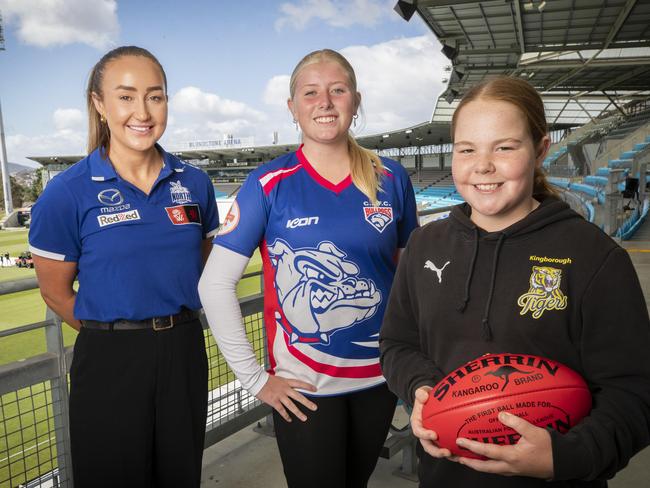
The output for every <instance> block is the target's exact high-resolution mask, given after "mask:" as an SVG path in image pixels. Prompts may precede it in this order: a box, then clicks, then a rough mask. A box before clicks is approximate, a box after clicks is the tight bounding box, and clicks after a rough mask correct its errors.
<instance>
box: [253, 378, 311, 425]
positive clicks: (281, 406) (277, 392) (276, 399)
mask: <svg viewBox="0 0 650 488" xmlns="http://www.w3.org/2000/svg"><path fill="white" fill-rule="evenodd" d="M295 388H300V389H302V390H308V391H316V387H315V386H314V385H310V384H309V383H305V382H304V381H300V380H292V379H288V378H282V377H281V376H274V375H270V376H269V379H268V381H267V382H266V383H265V384H264V386H263V387H262V389H261V390H260V391H259V393H258V394H257V395H256V396H257V398H259V399H260V400H262V401H263V402H264V403H267V404H269V405H271V406H272V407H273V408H275V409H276V410H277V411H278V413H279V414H280V415H281V416H282V418H283V419H284V420H286V421H287V422H291V416H290V415H289V412H291V413H293V414H294V415H295V416H296V417H298V418H299V419H300V420H302V421H303V422H304V421H305V420H307V416H306V415H305V414H304V413H302V412H301V411H300V409H299V408H298V406H297V405H296V404H295V403H294V402H299V403H302V404H303V405H304V406H305V407H307V408H308V409H309V410H311V411H315V410H316V408H317V407H316V404H315V403H314V402H312V401H310V400H308V399H307V397H305V396H304V395H303V394H301V393H300V392H299V391H296V390H295ZM287 410H288V411H287Z"/></svg>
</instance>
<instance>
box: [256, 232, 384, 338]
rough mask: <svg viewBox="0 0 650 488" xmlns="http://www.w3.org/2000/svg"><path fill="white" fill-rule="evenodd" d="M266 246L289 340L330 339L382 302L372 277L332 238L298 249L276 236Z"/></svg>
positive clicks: (374, 309)
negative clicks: (328, 240)
mask: <svg viewBox="0 0 650 488" xmlns="http://www.w3.org/2000/svg"><path fill="white" fill-rule="evenodd" d="M268 252H269V257H270V258H271V262H272V264H273V266H274V267H275V268H276V273H275V288H276V291H277V296H278V301H279V302H280V304H281V306H282V311H283V312H284V318H285V319H286V321H285V320H279V323H280V325H281V326H282V328H283V329H284V330H285V332H286V333H287V335H288V336H289V340H290V342H291V343H296V342H301V343H307V344H329V342H330V336H331V335H332V334H334V333H335V332H337V331H339V330H342V329H347V328H349V327H352V326H354V325H356V324H358V323H359V322H362V321H364V320H366V319H369V318H370V317H372V316H373V315H374V314H375V312H376V311H377V307H378V306H379V304H380V303H381V292H380V291H379V290H378V289H377V288H376V286H375V284H374V282H373V281H372V280H369V279H366V278H361V277H359V267H358V266H357V265H356V264H354V263H353V262H351V261H347V260H346V259H345V257H346V254H345V253H344V252H343V251H341V250H340V249H339V248H337V247H336V246H335V245H334V244H332V243H331V242H327V241H326V242H321V243H320V244H319V245H318V247H317V248H300V249H295V250H294V249H292V248H291V246H289V244H288V243H287V242H285V241H284V240H282V239H276V240H275V241H274V242H273V244H271V245H270V246H268Z"/></svg>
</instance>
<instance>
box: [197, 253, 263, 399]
mask: <svg viewBox="0 0 650 488" xmlns="http://www.w3.org/2000/svg"><path fill="white" fill-rule="evenodd" d="M248 260H249V258H248V257H246V256H243V255H241V254H239V253H237V252H234V251H231V250H229V249H226V248H225V247H222V246H220V245H218V244H217V245H215V246H214V248H213V249H212V252H211V253H210V257H209V258H208V262H207V263H206V265H205V269H204V270H203V275H202V276H201V280H200V281H199V296H200V297H201V303H202V304H203V310H204V311H205V315H206V317H207V319H208V323H209V324H210V330H211V331H212V335H213V336H214V338H215V340H216V341H217V345H218V346H219V350H220V351H221V353H222V354H223V356H224V358H225V359H226V362H227V363H228V366H230V369H231V370H232V371H233V373H235V376H236V377H237V379H238V380H239V381H240V382H241V384H242V386H243V387H244V388H245V389H246V390H248V391H249V392H250V393H251V394H252V395H257V394H258V393H259V391H260V390H261V389H262V387H263V386H264V385H265V384H266V382H267V380H268V377H269V374H268V373H267V372H266V371H265V370H264V368H263V367H262V366H261V365H260V364H259V363H258V362H257V358H256V357H255V352H254V351H253V346H252V345H251V343H250V341H249V340H248V338H247V337H246V329H245V327H244V323H243V320H242V314H241V308H240V306H239V300H238V299H237V291H236V287H237V283H238V282H239V280H240V279H241V277H242V274H243V273H244V269H245V268H246V265H247V264H248Z"/></svg>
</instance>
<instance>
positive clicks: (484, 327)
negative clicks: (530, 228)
mask: <svg viewBox="0 0 650 488" xmlns="http://www.w3.org/2000/svg"><path fill="white" fill-rule="evenodd" d="M505 238H506V235H505V234H501V236H500V237H499V240H498V241H497V247H496V249H495V250H494V259H493V261H492V277H491V279H490V291H489V292H488V298H487V303H486V304H485V313H484V314H483V320H481V337H482V338H483V340H484V341H488V342H489V341H491V340H492V329H491V328H490V322H489V320H488V319H489V317H490V306H491V305H492V296H493V295H494V283H495V282H496V279H497V265H498V263H499V252H500V251H501V245H502V244H503V241H504V240H505Z"/></svg>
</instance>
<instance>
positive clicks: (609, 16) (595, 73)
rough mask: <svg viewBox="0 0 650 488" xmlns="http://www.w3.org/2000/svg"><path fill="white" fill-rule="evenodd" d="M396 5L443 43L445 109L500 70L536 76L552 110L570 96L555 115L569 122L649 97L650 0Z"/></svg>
mask: <svg viewBox="0 0 650 488" xmlns="http://www.w3.org/2000/svg"><path fill="white" fill-rule="evenodd" d="M395 10H396V11H397V12H398V13H399V14H400V15H401V16H402V17H403V18H405V19H406V20H408V19H410V18H411V17H412V15H413V14H414V13H416V12H417V13H418V14H419V15H420V16H421V17H422V19H423V20H424V22H425V23H426V24H427V25H428V26H429V28H430V29H431V31H432V32H433V33H434V34H435V35H436V37H437V38H438V39H439V40H440V42H441V43H442V45H443V49H442V52H443V53H444V54H445V56H447V58H449V60H450V66H449V67H448V68H447V70H448V71H447V73H446V75H445V76H446V78H447V80H446V81H447V82H448V87H447V90H446V91H445V92H444V93H443V94H442V95H441V96H440V99H439V101H438V105H439V106H441V108H445V109H449V108H450V107H449V105H450V104H453V100H456V99H458V98H459V97H460V96H462V94H463V93H464V92H465V91H466V90H467V88H468V87H470V86H472V85H474V84H476V83H478V82H480V81H482V80H483V79H485V78H486V77H490V76H494V75H499V74H506V75H514V76H520V77H522V78H524V79H526V80H528V81H530V82H531V83H532V84H533V85H534V86H535V87H536V88H537V89H538V90H539V91H540V92H542V94H543V96H544V97H545V102H547V103H546V105H547V110H548V108H549V103H548V101H552V100H555V101H556V103H557V104H559V106H560V107H561V105H562V103H563V100H564V101H566V100H569V103H568V105H567V106H566V107H565V108H564V110H560V109H558V110H559V112H558V114H557V115H558V117H554V114H549V119H550V120H554V119H555V120H557V121H560V120H563V119H565V121H566V122H567V123H569V122H570V121H575V122H577V123H584V122H587V121H589V118H590V115H593V114H594V113H599V112H600V111H603V110H610V109H612V108H614V107H615V106H616V104H619V102H620V103H625V102H628V101H630V100H633V99H634V98H637V97H644V98H645V97H648V96H650V84H649V83H648V79H650V0H608V1H606V2H605V1H600V0H548V1H545V0H491V1H484V2H477V1H472V0H454V1H447V0H400V1H398V2H397V5H396V6H395ZM553 96H554V97H555V98H553ZM445 103H446V105H447V106H446V107H445V106H444V105H445ZM551 105H552V104H551ZM556 108H557V107H556ZM447 111H448V110H447ZM443 112H445V111H444V110H443ZM586 112H589V115H587V113H586ZM441 115H442V114H441V113H436V112H434V120H439V117H440V116H441ZM440 120H444V117H443V119H440Z"/></svg>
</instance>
